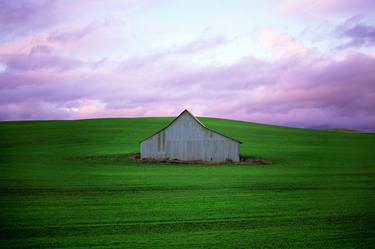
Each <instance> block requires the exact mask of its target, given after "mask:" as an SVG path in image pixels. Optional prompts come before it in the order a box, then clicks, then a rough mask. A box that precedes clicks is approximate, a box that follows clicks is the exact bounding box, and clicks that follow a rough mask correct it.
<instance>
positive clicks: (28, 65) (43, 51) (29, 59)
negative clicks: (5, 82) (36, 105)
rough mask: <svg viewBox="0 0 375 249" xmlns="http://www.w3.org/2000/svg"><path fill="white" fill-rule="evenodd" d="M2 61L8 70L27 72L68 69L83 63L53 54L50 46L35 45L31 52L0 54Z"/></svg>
mask: <svg viewBox="0 0 375 249" xmlns="http://www.w3.org/2000/svg"><path fill="white" fill-rule="evenodd" d="M0 62H2V63H3V64H4V65H6V70H7V71H10V72H12V71H16V72H25V71H37V70H40V69H54V70H57V71H66V70H69V69H72V68H76V67H79V66H81V65H82V64H83V63H82V62H81V61H79V60H76V59H70V58H64V57H61V56H56V55H53V53H52V50H51V48H50V47H48V46H45V45H39V46H35V47H33V48H32V49H31V51H30V53H28V54H25V53H20V54H8V55H6V54H5V55H0Z"/></svg>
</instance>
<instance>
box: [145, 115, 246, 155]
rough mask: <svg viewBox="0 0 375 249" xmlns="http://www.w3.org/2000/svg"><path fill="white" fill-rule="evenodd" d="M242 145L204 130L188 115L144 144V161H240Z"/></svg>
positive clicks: (182, 116)
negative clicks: (152, 159)
mask: <svg viewBox="0 0 375 249" xmlns="http://www.w3.org/2000/svg"><path fill="white" fill-rule="evenodd" d="M239 152H240V151H239V143H238V142H236V141H233V140H231V139H229V138H227V137H224V136H222V135H220V134H218V133H215V132H212V131H210V130H207V129H205V128H203V127H202V126H201V125H200V124H198V123H197V121H196V120H195V119H194V118H193V117H191V116H190V115H189V114H188V113H184V114H183V115H181V116H180V117H179V118H178V119H177V120H175V122H174V123H173V124H172V125H170V126H169V127H168V128H166V129H165V130H163V131H161V132H159V133H157V134H155V135H154V136H152V137H150V138H149V139H147V140H144V141H143V142H142V143H141V158H142V159H144V158H155V159H178V160H203V161H215V162H220V161H225V160H232V161H239Z"/></svg>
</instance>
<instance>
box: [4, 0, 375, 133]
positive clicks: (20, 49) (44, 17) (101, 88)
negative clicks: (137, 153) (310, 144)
mask: <svg viewBox="0 0 375 249" xmlns="http://www.w3.org/2000/svg"><path fill="white" fill-rule="evenodd" d="M374 13H375V1H374V0H264V1H249V0H247V1H245V0H243V1H240V0H231V1H224V0H223V1H219V0H215V1H213V0H204V1H202V0H189V1H184V0H121V1H120V0H118V1H117V0H106V1H101V0H53V1H49V0H14V1H7V0H0V120H39V119H43V120H45V119H47V120H50V119H86V118H101V117H103V118H105V117H146V116H176V115H178V114H179V113H180V112H181V111H183V110H184V109H189V110H190V111H191V112H192V113H194V114H195V115H196V116H210V117H220V118H228V119H238V120H245V121H251V122H258V123H268V124H275V125H285V126H292V127H302V128H318V129H329V128H353V129H361V130H368V131H375V14H374Z"/></svg>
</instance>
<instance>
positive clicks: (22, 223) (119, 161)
mask: <svg viewBox="0 0 375 249" xmlns="http://www.w3.org/2000/svg"><path fill="white" fill-rule="evenodd" d="M170 121H171V118H137V119H96V120H80V121H32V122H2V123H0V170H1V171H0V172H1V173H0V221H1V227H0V246H1V247H2V248H88V247H90V248H340V249H341V248H374V247H375V181H374V177H375V154H374V153H375V134H365V133H347V132H338V131H315V130H306V129H292V128H286V127H276V126H269V125H260V124H253V123H247V122H240V121H231V120H222V119H212V118H202V121H203V122H204V123H205V124H206V125H207V126H208V127H210V128H212V129H216V130H218V131H220V132H222V133H225V134H227V135H229V136H233V137H234V138H237V139H239V140H241V141H242V142H243V144H242V145H241V153H242V154H243V155H247V156H259V157H263V158H266V159H270V160H272V161H273V162H274V163H273V164H272V165H258V166H247V165H209V166H204V165H175V166H174V165H170V164H168V165H160V164H159V165H150V164H140V163H136V162H132V161H129V160H128V159H127V157H126V154H127V153H131V152H137V151H139V146H138V141H139V140H141V139H142V138H144V137H147V136H148V135H150V134H152V133H153V132H155V131H157V130H158V129H160V128H161V127H163V126H164V125H166V124H167V123H168V122H170ZM88 158H91V159H88ZM111 159H113V160H111Z"/></svg>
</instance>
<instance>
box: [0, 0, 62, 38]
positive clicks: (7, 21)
mask: <svg viewBox="0 0 375 249" xmlns="http://www.w3.org/2000/svg"><path fill="white" fill-rule="evenodd" d="M55 4H56V2H55V1H49V0H37V1H35V0H18V1H1V2H0V36H1V37H2V39H7V38H10V37H11V36H18V35H25V34H29V33H31V32H34V31H36V30H40V29H43V28H45V27H48V26H50V25H52V24H53V23H54V22H55V21H56V20H57V16H58V15H56V12H55V10H56V8H55Z"/></svg>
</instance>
